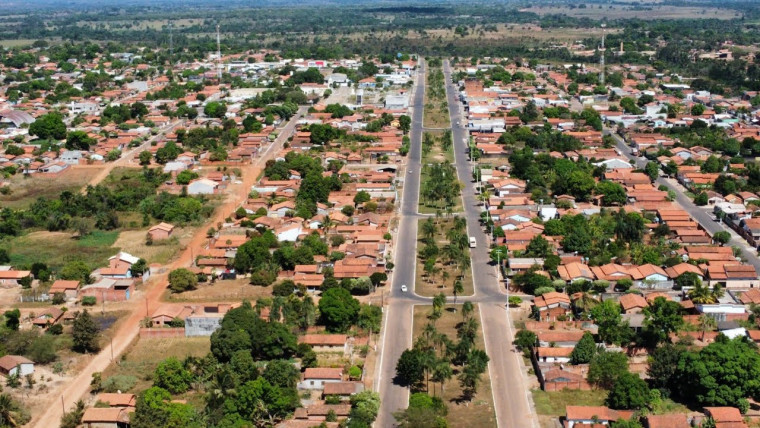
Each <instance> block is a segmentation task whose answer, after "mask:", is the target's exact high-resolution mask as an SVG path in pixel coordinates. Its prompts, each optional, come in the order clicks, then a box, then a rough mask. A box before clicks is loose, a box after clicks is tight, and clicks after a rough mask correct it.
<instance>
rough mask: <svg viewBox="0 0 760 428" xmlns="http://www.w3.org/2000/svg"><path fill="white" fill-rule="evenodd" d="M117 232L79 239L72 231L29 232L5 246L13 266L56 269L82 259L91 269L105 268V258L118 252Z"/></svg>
mask: <svg viewBox="0 0 760 428" xmlns="http://www.w3.org/2000/svg"><path fill="white" fill-rule="evenodd" d="M118 236H119V232H116V231H113V232H103V231H99V230H96V231H93V232H92V233H90V234H89V235H87V236H85V237H84V238H81V239H75V238H73V234H72V233H71V232H47V231H39V232H32V233H29V234H26V235H22V236H18V237H16V238H13V239H11V240H10V241H9V243H8V252H9V253H10V254H11V264H12V265H31V264H32V263H34V262H44V263H47V265H48V266H50V267H51V268H53V269H59V268H61V267H62V266H63V265H65V264H66V263H68V262H70V261H74V260H82V261H84V262H85V263H87V264H88V265H89V266H90V267H92V268H93V269H94V268H96V267H98V266H105V265H106V264H107V262H108V258H109V257H111V256H113V255H114V254H116V253H117V252H118V251H119V248H118V247H113V244H114V243H115V242H116V238H117V237H118Z"/></svg>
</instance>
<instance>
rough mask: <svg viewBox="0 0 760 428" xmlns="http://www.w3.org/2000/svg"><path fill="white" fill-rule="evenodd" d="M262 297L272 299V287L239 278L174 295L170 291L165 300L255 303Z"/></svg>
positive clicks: (165, 295) (199, 286)
mask: <svg viewBox="0 0 760 428" xmlns="http://www.w3.org/2000/svg"><path fill="white" fill-rule="evenodd" d="M261 297H272V286H271V285H270V286H268V287H261V286H258V285H251V284H250V283H249V278H245V277H238V278H237V279H226V280H221V281H216V282H214V283H213V284H212V283H208V282H207V283H203V284H198V289H196V290H193V291H186V292H184V293H180V294H173V293H171V292H170V291H169V290H168V289H167V290H166V293H165V294H164V300H166V301H168V302H201V303H202V302H220V301H228V300H250V301H252V302H253V301H255V300H256V299H259V298H261Z"/></svg>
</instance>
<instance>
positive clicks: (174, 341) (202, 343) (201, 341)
mask: <svg viewBox="0 0 760 428" xmlns="http://www.w3.org/2000/svg"><path fill="white" fill-rule="evenodd" d="M210 343H211V342H210V339H209V338H208V337H178V338H171V339H137V341H136V342H135V343H134V344H132V345H131V346H130V348H129V349H128V350H127V351H126V352H125V353H124V354H123V356H122V358H121V359H120V360H119V361H117V362H116V363H115V364H111V365H110V366H109V367H108V369H106V370H105V371H104V372H103V380H104V381H105V380H106V379H107V378H108V377H110V376H115V375H121V376H134V377H135V378H136V381H137V383H136V384H135V386H134V388H132V389H131V391H130V392H137V391H142V390H145V389H147V388H149V387H150V386H151V385H153V381H152V378H153V372H154V371H155V370H156V367H157V366H158V363H160V362H161V361H163V360H164V359H166V358H169V357H177V358H178V359H179V360H180V361H182V360H184V359H185V358H186V357H191V356H192V357H204V356H206V355H207V354H208V353H209V351H210ZM122 392H127V391H122Z"/></svg>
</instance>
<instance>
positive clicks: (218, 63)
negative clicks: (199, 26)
mask: <svg viewBox="0 0 760 428" xmlns="http://www.w3.org/2000/svg"><path fill="white" fill-rule="evenodd" d="M216 77H217V78H219V82H220V83H221V81H222V48H221V42H220V41H219V24H217V25H216Z"/></svg>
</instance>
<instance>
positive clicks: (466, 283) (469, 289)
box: [414, 218, 474, 296]
mask: <svg viewBox="0 0 760 428" xmlns="http://www.w3.org/2000/svg"><path fill="white" fill-rule="evenodd" d="M423 221H425V220H419V221H418V223H417V248H418V249H420V248H422V247H423V246H424V245H425V244H424V243H423V242H422V222H423ZM453 222H454V220H453V218H442V219H440V220H439V227H438V233H437V234H436V235H435V237H434V238H433V239H435V241H436V242H437V243H438V247H439V248H443V247H444V246H445V245H446V244H448V240H447V239H446V232H447V231H448V230H449V229H451V226H452V224H453ZM441 258H442V257H439V262H438V263H436V266H437V267H438V268H440V269H441V270H440V272H439V273H438V275H437V276H435V277H434V278H432V280H431V279H430V278H428V277H427V276H426V275H425V272H424V264H423V263H422V260H421V259H420V258H419V257H417V271H416V276H415V284H414V292H415V293H417V294H419V295H420V296H435V295H436V294H439V293H444V294H446V295H447V296H453V295H454V292H453V290H454V281H455V280H456V278H458V276H459V272H460V271H459V269H457V267H456V265H454V264H450V265H447V264H444V263H442V262H441V261H440V259H441ZM444 272H447V273H448V276H449V279H448V280H447V281H446V282H445V283H444V281H443V273H444ZM460 281H462V287H464V292H463V293H462V294H461V295H462V296H469V295H472V294H473V292H474V289H473V284H472V269H465V271H464V276H463V277H462V278H461V279H460Z"/></svg>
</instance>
